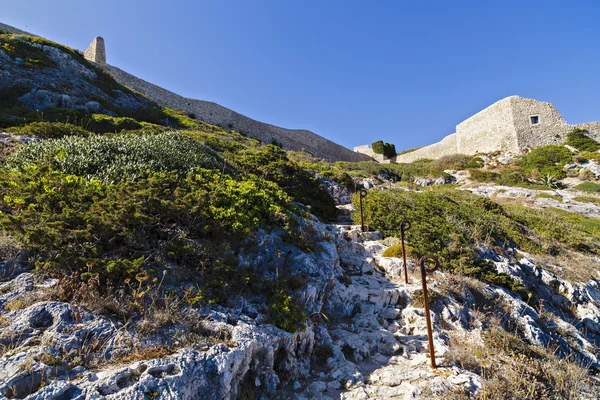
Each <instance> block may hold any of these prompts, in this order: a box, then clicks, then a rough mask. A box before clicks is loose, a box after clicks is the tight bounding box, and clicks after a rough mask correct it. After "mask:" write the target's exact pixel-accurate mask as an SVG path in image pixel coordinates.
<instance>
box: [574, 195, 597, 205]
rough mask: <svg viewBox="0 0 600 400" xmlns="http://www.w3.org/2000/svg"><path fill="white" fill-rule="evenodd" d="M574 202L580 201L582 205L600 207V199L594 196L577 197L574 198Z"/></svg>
mask: <svg viewBox="0 0 600 400" xmlns="http://www.w3.org/2000/svg"><path fill="white" fill-rule="evenodd" d="M573 200H575V201H579V202H581V203H592V204H595V205H597V206H600V198H598V197H592V196H576V197H573Z"/></svg>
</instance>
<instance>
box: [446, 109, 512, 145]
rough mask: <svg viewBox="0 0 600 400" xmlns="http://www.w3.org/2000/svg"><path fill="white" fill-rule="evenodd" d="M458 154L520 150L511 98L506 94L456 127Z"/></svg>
mask: <svg viewBox="0 0 600 400" xmlns="http://www.w3.org/2000/svg"><path fill="white" fill-rule="evenodd" d="M456 148H457V153H461V154H475V153H492V152H494V151H499V150H504V151H513V152H515V151H518V144H517V133H516V131H515V127H514V125H513V113H512V97H507V98H505V99H502V100H500V101H497V102H496V103H494V104H492V105H491V106H489V107H487V108H486V109H484V110H482V111H480V112H478V113H477V114H475V115H473V116H472V117H470V118H468V119H466V120H464V121H463V122H461V123H460V124H458V125H457V126H456Z"/></svg>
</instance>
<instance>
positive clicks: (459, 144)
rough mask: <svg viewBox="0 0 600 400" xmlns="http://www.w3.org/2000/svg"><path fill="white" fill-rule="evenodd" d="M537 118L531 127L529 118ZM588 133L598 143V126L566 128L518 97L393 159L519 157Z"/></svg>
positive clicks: (555, 115) (548, 108) (540, 106)
mask: <svg viewBox="0 0 600 400" xmlns="http://www.w3.org/2000/svg"><path fill="white" fill-rule="evenodd" d="M534 116H535V117H537V119H538V123H537V124H533V123H532V121H531V117H534ZM575 128H582V129H585V130H587V131H588V132H589V133H590V135H591V136H592V137H594V138H596V139H597V140H598V139H600V122H588V123H584V124H576V125H569V124H567V122H566V121H565V120H564V118H563V117H562V116H561V115H560V113H559V112H558V111H557V110H556V107H554V105H552V104H550V103H546V102H541V101H537V100H534V99H526V98H523V97H519V96H510V97H507V98H504V99H502V100H500V101H497V102H496V103H494V104H492V105H491V106H489V107H487V108H486V109H484V110H482V111H480V112H478V113H477V114H475V115H473V116H472V117H470V118H468V119H466V120H465V121H463V122H461V123H460V124H458V125H457V126H456V134H453V135H450V136H447V137H445V138H444V139H443V140H442V141H441V142H438V143H435V144H432V145H429V146H425V147H423V148H420V149H418V150H415V151H413V152H410V153H407V154H403V155H400V156H397V157H396V162H401V163H406V162H413V161H415V160H418V159H421V158H432V159H436V158H440V157H442V156H445V155H448V154H468V155H474V154H478V153H492V152H495V151H507V152H510V153H513V154H520V153H523V152H525V151H527V150H529V149H532V148H534V147H539V146H545V145H549V144H560V143H562V142H564V141H565V140H566V134H567V133H568V132H569V131H571V130H573V129H575Z"/></svg>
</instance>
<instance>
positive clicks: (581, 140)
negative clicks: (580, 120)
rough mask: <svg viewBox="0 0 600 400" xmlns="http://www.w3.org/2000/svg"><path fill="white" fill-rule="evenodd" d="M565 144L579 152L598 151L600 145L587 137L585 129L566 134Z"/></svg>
mask: <svg viewBox="0 0 600 400" xmlns="http://www.w3.org/2000/svg"><path fill="white" fill-rule="evenodd" d="M565 143H566V144H568V145H569V146H573V147H575V148H576V149H577V150H579V151H597V150H600V143H598V142H597V141H595V140H594V139H592V138H591V137H589V136H588V135H587V131H586V130H585V129H580V128H577V129H573V130H572V131H571V132H569V133H567V141H566V142H565Z"/></svg>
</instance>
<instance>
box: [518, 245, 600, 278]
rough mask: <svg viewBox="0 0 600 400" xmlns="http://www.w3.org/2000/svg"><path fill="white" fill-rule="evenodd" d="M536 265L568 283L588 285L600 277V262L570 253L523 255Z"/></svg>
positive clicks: (594, 258)
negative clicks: (591, 280)
mask: <svg viewBox="0 0 600 400" xmlns="http://www.w3.org/2000/svg"><path fill="white" fill-rule="evenodd" d="M523 254H524V255H525V256H526V257H527V258H529V259H530V260H532V261H533V262H535V264H536V265H538V266H540V267H542V268H544V269H546V270H548V271H550V272H552V273H553V274H555V275H556V276H557V277H559V278H560V279H564V280H566V281H568V282H572V283H575V282H581V283H586V282H588V281H589V280H590V279H595V278H597V277H598V276H599V272H600V260H598V259H597V258H596V257H594V256H590V255H585V254H581V253H576V252H574V251H569V252H567V253H561V254H559V255H557V256H551V255H546V254H535V255H533V254H528V253H523Z"/></svg>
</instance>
